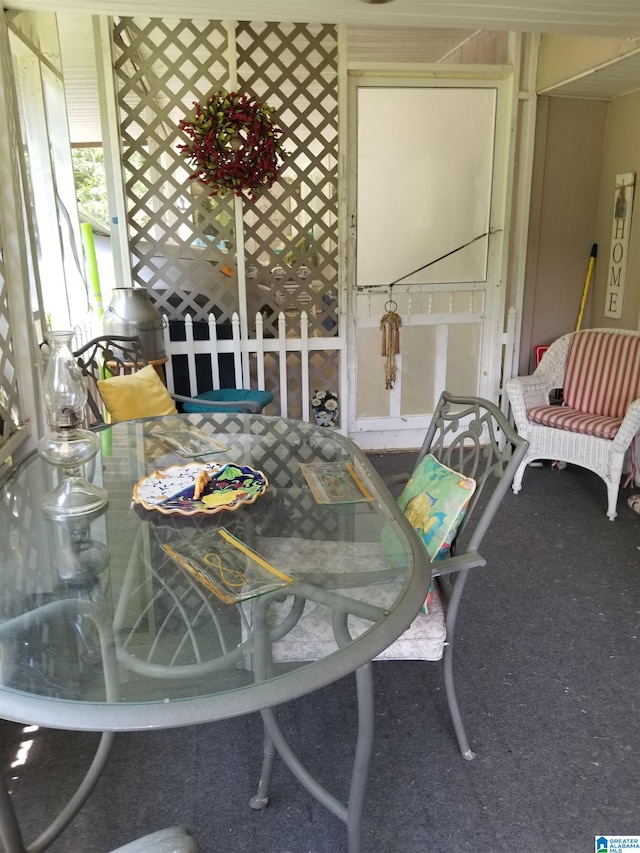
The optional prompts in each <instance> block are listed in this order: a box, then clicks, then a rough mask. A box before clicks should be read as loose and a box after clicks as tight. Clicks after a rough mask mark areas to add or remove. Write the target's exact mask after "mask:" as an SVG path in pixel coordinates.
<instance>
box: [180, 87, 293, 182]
mask: <svg viewBox="0 0 640 853" xmlns="http://www.w3.org/2000/svg"><path fill="white" fill-rule="evenodd" d="M194 107H195V113H194V116H193V118H191V119H182V120H181V121H180V123H179V125H178V127H179V128H180V130H182V131H184V133H185V134H186V135H187V136H188V137H189V139H190V140H191V141H190V142H189V143H187V144H184V145H179V146H178V148H179V150H180V153H181V154H183V155H184V156H185V157H186V158H187V160H188V161H189V163H190V165H192V166H193V167H195V172H194V173H193V174H192V175H191V176H190V177H191V179H192V180H196V181H199V183H201V184H204V185H205V186H208V187H211V190H212V192H211V195H214V196H215V195H219V196H224V195H226V193H227V192H228V191H231V192H233V193H235V195H237V196H241V195H242V194H243V192H246V193H247V194H248V195H249V197H250V198H252V199H254V198H256V195H257V193H258V192H259V191H260V190H265V189H269V187H270V186H271V185H272V184H273V183H274V181H275V180H276V178H277V177H278V172H279V170H280V168H281V165H282V162H281V161H282V155H283V153H284V152H283V149H282V144H281V141H280V137H281V136H282V133H283V131H282V128H280V127H279V126H278V125H277V124H276V123H275V121H274V120H273V118H272V113H273V112H274V110H273V108H272V107H270V106H269V105H268V104H264V103H260V102H259V101H256V100H255V98H253V97H252V96H251V95H247V94H243V93H240V92H225V91H224V90H221V91H219V92H214V94H213V95H211V97H210V98H209V100H208V101H206V102H205V103H202V104H199V103H196V102H194Z"/></svg>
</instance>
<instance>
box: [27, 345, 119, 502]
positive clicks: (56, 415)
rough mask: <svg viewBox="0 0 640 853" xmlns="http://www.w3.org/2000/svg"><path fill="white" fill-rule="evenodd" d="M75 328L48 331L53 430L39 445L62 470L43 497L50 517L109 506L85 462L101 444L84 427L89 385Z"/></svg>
mask: <svg viewBox="0 0 640 853" xmlns="http://www.w3.org/2000/svg"><path fill="white" fill-rule="evenodd" d="M72 337H73V332H68V331H64V332H49V334H48V335H47V342H48V343H49V346H50V350H51V351H50V353H49V361H48V363H47V368H46V370H45V374H44V379H43V396H44V400H45V404H46V409H47V420H48V422H49V426H50V427H51V432H50V433H48V435H45V436H44V438H42V439H41V440H40V442H39V444H38V451H39V453H40V455H41V456H42V458H43V459H44V460H46V461H47V462H49V463H50V464H51V465H55V466H56V467H57V468H59V469H60V470H61V472H62V478H61V482H60V484H59V485H58V486H57V487H56V488H55V489H54V490H53V491H51V492H49V493H48V494H46V495H45V496H44V497H43V499H42V507H43V509H44V511H45V513H46V514H47V515H49V516H51V517H52V518H66V517H68V516H77V515H84V514H85V513H89V512H95V511H96V510H98V509H100V508H101V507H103V506H105V505H106V503H107V500H108V495H107V492H106V490H105V489H103V488H101V487H100V486H96V485H94V484H93V483H90V482H89V481H88V480H87V479H86V478H85V477H84V476H83V474H82V466H83V465H84V464H85V463H87V462H89V461H90V460H92V459H93V458H94V457H95V456H96V454H97V452H98V449H99V446H100V442H99V440H98V436H97V435H96V434H95V433H93V432H91V431H90V430H87V429H82V423H83V421H84V407H85V405H86V402H87V387H86V385H85V381H84V378H83V376H82V371H81V370H80V366H79V365H78V363H77V361H76V360H75V358H74V357H73V353H72V352H71V339H72Z"/></svg>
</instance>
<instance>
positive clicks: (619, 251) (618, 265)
mask: <svg viewBox="0 0 640 853" xmlns="http://www.w3.org/2000/svg"><path fill="white" fill-rule="evenodd" d="M635 181H636V176H635V174H634V173H633V172H628V173H627V174H625V175H616V191H615V196H614V201H613V228H612V230H611V252H610V254H609V266H608V267H607V295H606V301H605V306H604V316H605V317H613V318H614V319H616V320H619V319H620V318H621V317H622V302H623V299H624V282H625V277H626V274H627V258H628V255H629V234H630V232H631V211H632V210H633V190H634V185H635Z"/></svg>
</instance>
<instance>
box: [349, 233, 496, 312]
mask: <svg viewBox="0 0 640 853" xmlns="http://www.w3.org/2000/svg"><path fill="white" fill-rule="evenodd" d="M500 231H502V229H501V228H498V229H496V230H495V231H492V230H491V229H490V230H489V231H485V232H484V233H483V234H478V236H477V237H474V238H473V240H469V242H468V243H463V244H462V246H457V247H456V248H455V249H451V251H450V252H445V254H444V255H440V257H439V258H434V260H432V261H428V262H427V263H426V264H423V265H422V266H421V267H418V268H417V269H415V270H411V272H408V273H406V274H405V275H401V276H400V278H397V279H396V280H395V281H392V282H390V283H389V284H361V285H359V286H358V287H357V288H356V290H364V291H367V290H377V289H378V288H379V287H388V288H389V296H391V288H392V287H394V286H395V285H396V284H400V282H401V281H404V280H405V278H409V276H412V275H415V274H416V273H417V272H421V271H422V270H426V268H427V267H431V266H433V264H437V263H438V261H443V260H444V259H445V258H448V257H449V256H450V255H455V253H456V252H460V251H462V249H466V248H467V246H470V245H471V244H472V243H476V242H477V241H478V240H482V238H483V237H488V236H489V235H490V234H498V233H499V232H500ZM424 284H427V285H428V284H430V283H429V282H425V283H424Z"/></svg>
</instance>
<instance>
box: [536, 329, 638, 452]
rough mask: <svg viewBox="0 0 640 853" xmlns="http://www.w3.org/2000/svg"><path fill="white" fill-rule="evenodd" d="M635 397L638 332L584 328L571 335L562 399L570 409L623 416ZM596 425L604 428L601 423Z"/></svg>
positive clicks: (576, 430) (582, 429)
mask: <svg viewBox="0 0 640 853" xmlns="http://www.w3.org/2000/svg"><path fill="white" fill-rule="evenodd" d="M638 397H640V335H638V336H636V335H618V334H616V333H615V331H612V332H601V331H599V332H595V331H589V330H587V331H584V332H578V333H577V334H576V335H574V336H573V338H572V340H571V344H570V347H569V353H568V356H567V365H566V368H565V379H564V400H565V403H566V404H567V406H568V407H569V408H571V409H576V410H577V411H578V412H586V413H587V414H589V415H603V416H605V417H606V418H614V419H615V418H623V417H624V415H625V412H626V411H627V409H628V407H629V404H630V403H632V402H633V401H634V400H637V399H638ZM542 408H546V407H545V406H543V407H542ZM558 416H559V417H560V418H562V416H563V415H562V412H558ZM565 416H566V415H565ZM554 425H556V424H554ZM557 425H558V426H559V425H560V424H557ZM562 426H563V428H564V429H573V431H574V432H588V433H589V434H592V435H600V434H604V433H600V432H594V433H591V431H590V429H591V428H589V429H588V430H587V429H584V428H582V427H580V428H579V429H574V428H573V427H570V426H568V425H566V424H562ZM595 428H597V429H599V430H600V429H603V427H601V426H596V427H595ZM616 429H617V427H616ZM614 432H615V431H614Z"/></svg>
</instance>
